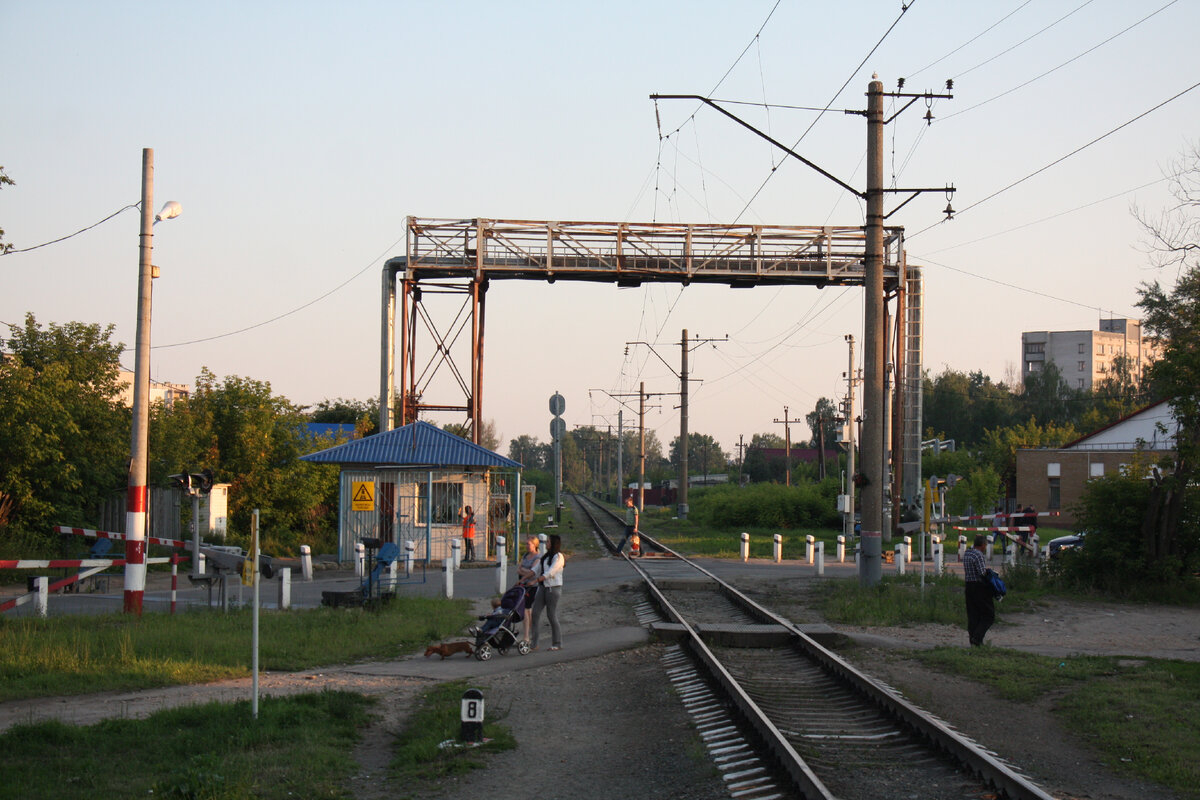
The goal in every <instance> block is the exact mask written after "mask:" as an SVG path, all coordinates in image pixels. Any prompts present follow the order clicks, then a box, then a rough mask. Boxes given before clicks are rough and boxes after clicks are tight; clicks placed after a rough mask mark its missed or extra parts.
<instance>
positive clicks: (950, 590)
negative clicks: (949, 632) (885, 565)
mask: <svg viewBox="0 0 1200 800" xmlns="http://www.w3.org/2000/svg"><path fill="white" fill-rule="evenodd" d="M918 568H919V565H918ZM815 588H816V589H817V591H818V595H817V597H818V603H819V605H820V608H821V613H822V614H824V616H825V618H826V619H828V620H830V621H832V622H841V623H844V624H847V625H900V626H903V625H910V624H914V623H923V622H938V623H942V624H946V625H965V624H966V614H967V612H966V609H965V606H964V605H963V582H962V579H961V578H958V577H952V576H948V575H941V576H935V575H932V574H927V575H926V576H925V588H924V590H922V588H921V576H920V575H884V576H883V578H882V579H881V580H880V581H879V583H877V584H876V585H874V586H862V585H860V584H859V582H858V578H844V579H833V580H827V581H822V582H820V583H819V584H818V585H817V586H816V587H815Z"/></svg>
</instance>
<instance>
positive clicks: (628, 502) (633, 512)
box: [617, 495, 639, 555]
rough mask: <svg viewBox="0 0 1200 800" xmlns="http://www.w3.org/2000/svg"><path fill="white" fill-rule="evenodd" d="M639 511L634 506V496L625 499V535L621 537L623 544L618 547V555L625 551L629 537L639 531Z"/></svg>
mask: <svg viewBox="0 0 1200 800" xmlns="http://www.w3.org/2000/svg"><path fill="white" fill-rule="evenodd" d="M638 516H639V514H638V509H637V506H635V505H634V504H633V495H629V497H626V498H625V535H624V536H622V537H621V543H620V544H619V545H617V555H620V554H621V551H622V550H623V549H625V542H627V541H629V537H630V536H633V533H634V531H636V530H637V529H638Z"/></svg>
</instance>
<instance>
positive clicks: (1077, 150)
mask: <svg viewBox="0 0 1200 800" xmlns="http://www.w3.org/2000/svg"><path fill="white" fill-rule="evenodd" d="M1197 87H1200V82H1198V83H1193V84H1192V85H1191V86H1189V87H1188V88H1186V89H1184V90H1183V91H1181V92H1178V93H1176V94H1174V95H1172V96H1171V97H1168V98H1167V99H1166V100H1163V101H1162V102H1161V103H1158V104H1157V105H1155V106H1154V107H1152V108H1148V109H1146V110H1145V111H1143V112H1142V113H1140V114H1138V115H1137V116H1136V117H1133V118H1132V119H1129V120H1126V121H1125V122H1122V123H1121V124H1120V125H1118V126H1117V127H1115V128H1113V129H1112V130H1110V131H1108V132H1107V133H1103V134H1101V135H1100V136H1097V137H1096V138H1095V139H1092V140H1091V141H1090V142H1088V143H1087V144H1084V145H1080V146H1079V147H1077V148H1075V149H1074V150H1072V151H1071V152H1069V153H1067V154H1066V155H1064V156H1060V157H1059V158H1056V159H1054V160H1053V161H1051V162H1050V163H1049V164H1046V165H1045V166H1043V167H1040V168H1038V169H1036V170H1034V171H1033V172H1031V173H1029V174H1028V175H1026V176H1025V177H1023V178H1018V179H1017V180H1015V181H1013V182H1012V183H1010V184H1008V185H1007V186H1005V187H1004V188H1003V189H997V190H996V191H994V192H992V193H991V194H989V195H988V196H987V197H985V198H983V199H982V200H978V201H976V202H974V203H972V204H971V205H969V206H967V207H966V208H964V209H962V210H961V211H958V212H956V216H961V215H962V214H965V213H966V212H968V211H970V210H971V209H973V208H977V207H979V206H981V205H983V204H984V203H986V202H988V201H989V200H992V199H993V198H996V197H998V196H1000V195H1001V194H1003V193H1005V192H1007V191H1008V190H1009V189H1012V188H1015V187H1017V186H1020V185H1021V184H1022V183H1024V182H1025V181H1027V180H1029V179H1030V178H1033V177H1035V176H1037V175H1040V174H1041V173H1043V172H1045V171H1046V170H1048V169H1050V168H1051V167H1054V166H1056V165H1058V164H1061V163H1062V162H1064V161H1066V160H1067V159H1068V158H1070V157H1072V156H1074V155H1077V154H1078V153H1081V152H1083V151H1084V150H1086V149H1087V148H1089V147H1091V146H1092V145H1094V144H1096V143H1098V142H1101V141H1103V140H1105V139H1107V138H1108V137H1109V136H1112V135H1113V134H1114V133H1117V132H1118V131H1120V130H1122V129H1123V128H1127V127H1129V126H1130V125H1132V124H1133V123H1135V122H1137V121H1138V120H1140V119H1142V118H1143V117H1146V116H1149V115H1150V114H1152V113H1154V112H1155V111H1157V110H1158V109H1160V108H1162V107H1163V106H1165V105H1168V104H1170V103H1173V102H1174V101H1176V100H1178V99H1179V98H1181V97H1183V96H1184V95H1185V94H1187V93H1188V92H1190V91H1193V90H1194V89H1196V88H1197ZM944 222H945V220H942V221H940V222H935V223H934V224H932V225H929V226H928V227H925V228H922V229H921V230H919V231H917V232H916V233H914V234H912V235H911V236H907V237H905V238H906V239H907V240H908V241H912V240H913V239H914V238H916V237H917V236H920V235H921V234H922V233H925V232H926V231H928V230H930V229H932V228H936V227H937V226H938V225H942V224H944Z"/></svg>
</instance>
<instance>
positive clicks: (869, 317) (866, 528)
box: [858, 80, 886, 586]
mask: <svg viewBox="0 0 1200 800" xmlns="http://www.w3.org/2000/svg"><path fill="white" fill-rule="evenodd" d="M866 235H867V241H866V264H865V276H864V281H863V289H864V291H863V295H864V305H865V308H864V313H863V328H864V330H863V417H864V420H863V442H862V461H863V465H862V467H860V469H861V470H862V478H861V481H862V488H863V496H862V539H861V544H862V558H861V559H860V560H859V562H858V582H859V583H860V584H862V585H863V586H874V585H875V584H877V583H879V580H880V578H881V577H882V574H883V540H882V533H883V487H884V484H885V483H886V479H885V476H883V475H880V474H878V473H877V472H876V471H877V470H878V469H879V468H880V465H881V464H883V336H882V333H883V82H882V81H880V80H873V81H871V83H870V85H869V86H868V88H867V226H866Z"/></svg>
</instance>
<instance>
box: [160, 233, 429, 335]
mask: <svg viewBox="0 0 1200 800" xmlns="http://www.w3.org/2000/svg"><path fill="white" fill-rule="evenodd" d="M405 235H407V234H405ZM402 241H404V236H401V237H400V238H399V239H397V240H396V241H394V242H392V243H391V244H390V245H388V247H387V249H385V250H384V251H383V252H382V253H380V254H379V255H378V256H376V257H375V258H374V259H373V260H372V261H371V262H370V263H368V264H367V265H366V266H365V267H363V268H362V269H360V270H359V271H358V272H356V273H354V274H353V275H351V276H350V277H349V278H347V279H346V280H344V281H342V282H341V283H339V284H338V285H337V286H335V287H333V288H332V289H330V290H329V291H328V292H325V293H324V294H322V295H321V296H319V297H315V298H313V299H312V300H309V301H308V302H307V303H304V304H303V305H299V306H296V307H295V308H293V309H292V310H291V311H285V312H283V313H282V314H278V315H276V316H274V317H271V318H270V319H265V320H263V321H262V322H256V323H254V324H253V325H247V326H246V327H244V328H238V329H237V330H234V331H227V332H226V333H218V334H216V335H215V336H205V337H203V338H201V339H189V340H188V341H186V342H172V343H171V344H156V345H153V346H152V347H151V349H152V350H165V349H167V348H170V347H185V346H187V345H190V344H200V343H201V342H212V341H215V340H217V339H226V338H228V337H230V336H236V335H237V334H239V333H245V332H246V331H252V330H254V329H255V328H261V327H263V326H264V325H270V324H271V323H272V322H278V321H279V320H281V319H283V318H284V317H290V316H291V315H292V314H296V313H298V312H300V311H303V310H304V309H306V308H308V307H309V306H312V305H316V304H317V303H319V302H321V301H322V300H324V299H325V298H326V297H329V296H330V295H331V294H333V293H334V292H336V291H338V290H339V289H341V288H342V287H344V286H346V284H348V283H350V282H351V281H353V280H354V279H355V278H357V277H358V276H359V275H362V274H363V273H364V272H366V271H367V270H369V269H370V268H371V267H373V266H375V265H376V264H378V263H379V261H380V259H382V258H383V257H384V256H386V255H387V254H388V253H390V252H391V251H392V250H393V248H395V247H396V245H398V244H400V242H402Z"/></svg>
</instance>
